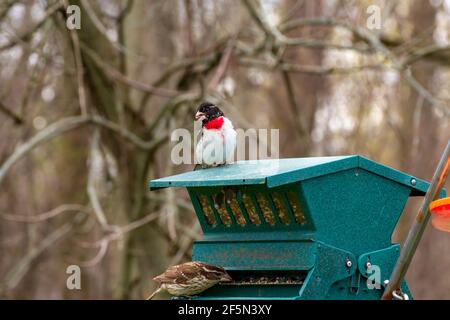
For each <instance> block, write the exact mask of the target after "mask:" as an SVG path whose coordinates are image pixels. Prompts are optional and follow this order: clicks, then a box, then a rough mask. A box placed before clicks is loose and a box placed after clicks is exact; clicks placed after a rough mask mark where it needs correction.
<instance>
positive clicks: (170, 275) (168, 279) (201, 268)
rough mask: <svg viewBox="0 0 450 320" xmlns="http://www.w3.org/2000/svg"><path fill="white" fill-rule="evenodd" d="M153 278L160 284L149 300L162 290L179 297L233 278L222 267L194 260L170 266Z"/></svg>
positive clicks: (196, 292) (191, 294) (199, 291)
mask: <svg viewBox="0 0 450 320" xmlns="http://www.w3.org/2000/svg"><path fill="white" fill-rule="evenodd" d="M153 280H155V281H157V282H159V283H160V286H159V288H158V289H157V290H156V291H155V292H153V293H152V294H151V295H150V297H148V298H147V300H151V299H152V298H153V297H154V296H155V295H156V294H157V293H158V292H160V291H167V292H168V293H169V294H171V295H173V296H177V297H180V296H182V297H184V296H194V295H197V294H199V293H202V292H203V291H205V290H206V289H209V288H211V287H212V286H215V285H216V284H218V283H219V282H230V281H232V280H233V279H232V278H231V277H230V275H229V274H228V273H227V272H226V271H225V270H224V269H223V268H221V267H217V266H212V265H209V264H206V263H203V262H196V261H194V262H186V263H183V264H179V265H176V266H172V267H169V268H168V269H167V270H166V272H164V273H163V274H160V275H159V276H157V277H155V278H153Z"/></svg>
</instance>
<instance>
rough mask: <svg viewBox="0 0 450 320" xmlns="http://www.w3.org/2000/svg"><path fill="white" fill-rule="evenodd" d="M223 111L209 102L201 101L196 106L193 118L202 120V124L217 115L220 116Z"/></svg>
mask: <svg viewBox="0 0 450 320" xmlns="http://www.w3.org/2000/svg"><path fill="white" fill-rule="evenodd" d="M222 116H223V112H222V110H220V109H219V108H218V107H217V106H216V105H214V104H212V103H211V102H203V103H202V104H200V105H199V106H198V108H197V112H196V113H195V120H202V123H203V125H205V124H206V123H208V122H209V121H211V120H214V119H216V118H218V117H222Z"/></svg>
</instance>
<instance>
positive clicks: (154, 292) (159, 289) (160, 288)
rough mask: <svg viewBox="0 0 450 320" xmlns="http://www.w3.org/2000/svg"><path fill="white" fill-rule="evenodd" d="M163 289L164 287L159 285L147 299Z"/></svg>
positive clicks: (150, 298)
mask: <svg viewBox="0 0 450 320" xmlns="http://www.w3.org/2000/svg"><path fill="white" fill-rule="evenodd" d="M161 290H162V287H159V288H158V289H156V290H155V291H153V293H152V294H151V295H150V296H149V297H148V298H147V300H152V299H153V297H154V296H156V295H157V294H158V293H159V292H160V291H161Z"/></svg>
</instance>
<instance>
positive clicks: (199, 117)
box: [195, 112, 205, 121]
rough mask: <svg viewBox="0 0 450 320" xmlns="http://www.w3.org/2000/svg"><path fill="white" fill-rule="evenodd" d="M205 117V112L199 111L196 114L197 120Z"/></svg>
mask: <svg viewBox="0 0 450 320" xmlns="http://www.w3.org/2000/svg"><path fill="white" fill-rule="evenodd" d="M204 118H205V114H204V113H203V112H197V113H196V114H195V121H197V120H203V119H204Z"/></svg>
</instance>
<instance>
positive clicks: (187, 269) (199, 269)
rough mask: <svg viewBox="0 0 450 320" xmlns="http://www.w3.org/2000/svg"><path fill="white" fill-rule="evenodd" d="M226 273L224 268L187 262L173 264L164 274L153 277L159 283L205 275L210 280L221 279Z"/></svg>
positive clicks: (178, 281) (182, 280)
mask: <svg viewBox="0 0 450 320" xmlns="http://www.w3.org/2000/svg"><path fill="white" fill-rule="evenodd" d="M224 274H226V271H225V270H224V269H223V268H220V267H216V266H212V265H208V264H206V263H202V262H187V263H183V264H180V265H177V266H172V267H169V268H168V269H167V271H166V272H164V273H163V274H161V275H159V276H157V277H155V278H153V280H155V281H158V282H159V283H187V282H188V281H189V280H191V279H194V278H196V277H199V276H203V277H205V278H206V279H208V280H220V279H221V277H222V276H223V275H224Z"/></svg>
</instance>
